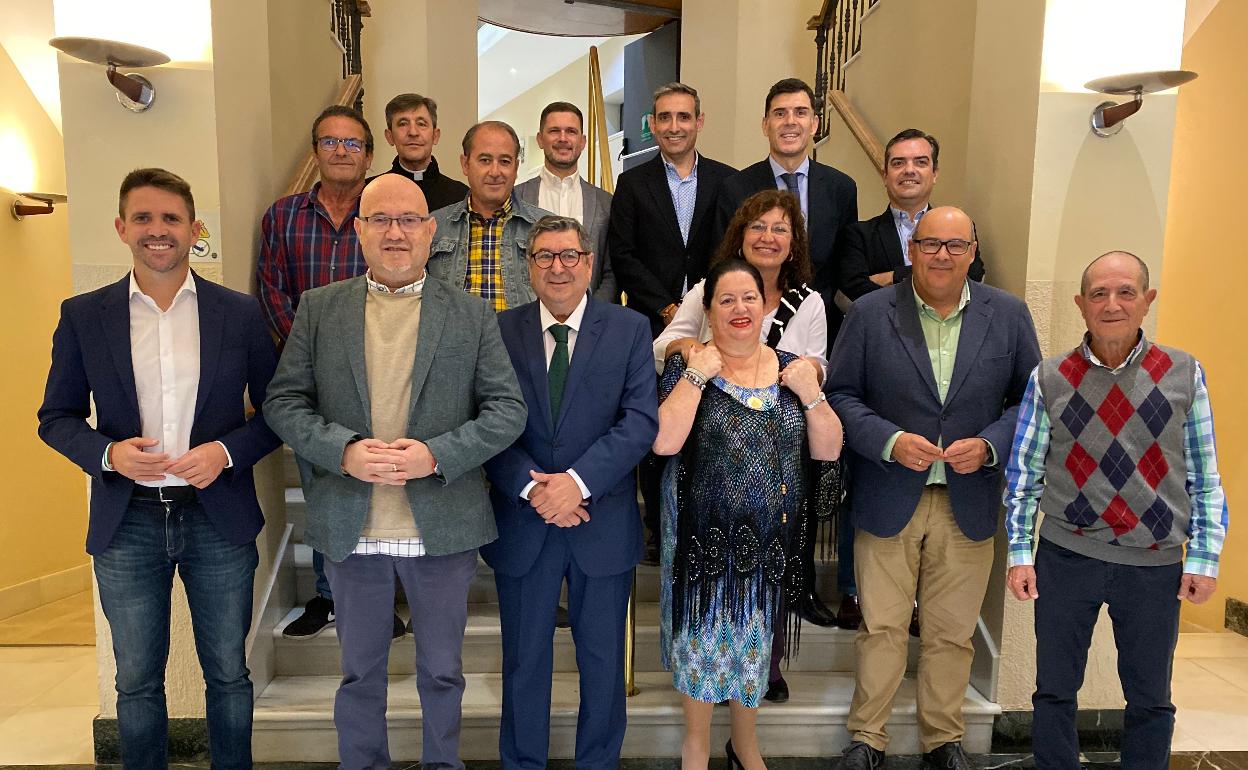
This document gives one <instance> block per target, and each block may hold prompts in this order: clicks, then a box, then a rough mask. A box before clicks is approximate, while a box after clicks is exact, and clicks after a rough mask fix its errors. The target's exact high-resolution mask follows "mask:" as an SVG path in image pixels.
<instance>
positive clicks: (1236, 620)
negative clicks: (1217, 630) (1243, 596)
mask: <svg viewBox="0 0 1248 770" xmlns="http://www.w3.org/2000/svg"><path fill="white" fill-rule="evenodd" d="M1226 627H1227V629H1228V630H1230V631H1234V632H1235V633H1237V634H1239V635H1240V636H1248V602H1243V601H1240V600H1239V599H1235V598H1230V599H1227V600H1226Z"/></svg>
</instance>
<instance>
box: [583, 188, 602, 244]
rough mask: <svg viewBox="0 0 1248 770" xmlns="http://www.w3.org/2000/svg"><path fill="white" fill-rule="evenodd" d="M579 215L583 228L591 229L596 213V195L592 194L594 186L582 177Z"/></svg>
mask: <svg viewBox="0 0 1248 770" xmlns="http://www.w3.org/2000/svg"><path fill="white" fill-rule="evenodd" d="M581 215H582V216H581V219H582V221H583V222H584V225H585V229H586V230H592V228H593V226H594V217H596V216H597V215H598V196H597V195H594V186H593V185H591V184H590V183H589V182H586V181H585V180H584V179H582V180H581ZM591 234H592V233H591Z"/></svg>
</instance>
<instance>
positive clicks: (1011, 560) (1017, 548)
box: [1006, 543, 1036, 567]
mask: <svg viewBox="0 0 1248 770" xmlns="http://www.w3.org/2000/svg"><path fill="white" fill-rule="evenodd" d="M1035 563H1036V559H1035V557H1034V556H1032V553H1031V543H1026V544H1023V543H1019V544H1017V545H1012V546H1010V552H1009V554H1008V556H1007V559H1006V565H1007V567H1031V566H1034V565H1035Z"/></svg>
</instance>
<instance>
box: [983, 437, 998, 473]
mask: <svg viewBox="0 0 1248 770" xmlns="http://www.w3.org/2000/svg"><path fill="white" fill-rule="evenodd" d="M979 440H980V441H982V442H984V443H985V444H987V445H988V460H987V462H985V463H984V465H987V466H988V467H989V468H995V467H997V448H996V447H995V446H993V445H992V442H991V441H989V440H988V439H986V438H984V437H983V436H980V437H979Z"/></svg>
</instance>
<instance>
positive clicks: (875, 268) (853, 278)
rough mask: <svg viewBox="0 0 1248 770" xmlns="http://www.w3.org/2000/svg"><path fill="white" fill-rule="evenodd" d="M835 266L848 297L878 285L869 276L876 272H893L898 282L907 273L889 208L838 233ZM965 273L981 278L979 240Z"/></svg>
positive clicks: (854, 297)
mask: <svg viewBox="0 0 1248 770" xmlns="http://www.w3.org/2000/svg"><path fill="white" fill-rule="evenodd" d="M839 248H840V254H838V255H837V258H836V262H837V269H838V270H839V272H840V277H839V279H838V281H837V287H838V288H839V289H840V290H841V291H842V292H843V293H844V294H845V296H846V297H849V298H850V299H851V300H855V299H858V298H859V297H861V296H862V295H864V294H869V293H871V292H873V291H875V290H876V289H878V288H880V286H878V285H876V284H875V283H874V282H872V280H871V276H873V275H875V274H876V273H887V272H889V271H890V270H891V271H892V273H893V283H901V282H902V281H904V280H906V279H907V278H909V277H910V266H909V265H907V264H906V259H905V256H904V255H903V254H902V252H901V239H900V238H898V237H897V225H896V224H895V223H894V222H893V212H892V209H891V208H889V207H887V206H885V207H884V213H883V214H880V215H879V216H875V217H871V218H870V219H867V220H864V221H862V222H854V223H852V224H850V225H849V226H848V227H846V228H845V230H844V232H843V233H842V234H841V241H840V247H839ZM966 275H967V277H968V278H970V279H971V280H972V281H983V280H984V259H983V255H982V253H981V252H980V247H979V242H978V241H976V242H975V259H973V260H971V266H970V268H968V269H967V271H966Z"/></svg>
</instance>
